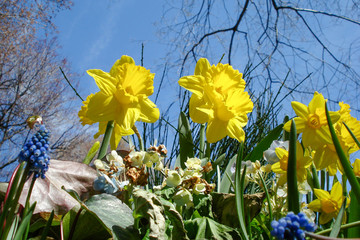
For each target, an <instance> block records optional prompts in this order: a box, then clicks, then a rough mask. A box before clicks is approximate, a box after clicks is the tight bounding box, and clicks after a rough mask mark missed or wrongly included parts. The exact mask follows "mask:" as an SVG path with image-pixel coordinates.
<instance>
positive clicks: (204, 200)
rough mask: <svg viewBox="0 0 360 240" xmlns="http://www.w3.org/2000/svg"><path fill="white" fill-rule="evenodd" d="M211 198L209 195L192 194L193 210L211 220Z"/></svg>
mask: <svg viewBox="0 0 360 240" xmlns="http://www.w3.org/2000/svg"><path fill="white" fill-rule="evenodd" d="M211 202H212V196H211V195H210V194H198V195H196V194H193V203H194V208H195V209H196V210H197V211H198V212H199V214H200V215H201V216H208V217H211V218H213V217H214V216H213V214H212V209H211Z"/></svg>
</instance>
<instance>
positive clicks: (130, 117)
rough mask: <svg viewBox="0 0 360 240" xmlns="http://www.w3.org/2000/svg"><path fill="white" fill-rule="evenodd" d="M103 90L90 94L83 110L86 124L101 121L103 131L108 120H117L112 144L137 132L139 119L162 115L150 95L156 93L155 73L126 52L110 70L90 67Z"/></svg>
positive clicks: (82, 115) (82, 119) (81, 111)
mask: <svg viewBox="0 0 360 240" xmlns="http://www.w3.org/2000/svg"><path fill="white" fill-rule="evenodd" d="M87 73H88V74H89V75H90V76H92V77H93V78H94V80H95V82H96V84H97V86H98V87H99V89H100V91H99V92H97V93H96V94H92V95H90V96H88V98H87V99H86V101H84V102H83V103H84V106H83V107H82V108H81V110H80V111H79V117H80V121H81V122H82V124H83V125H85V124H93V123H96V122H99V132H98V133H97V134H96V135H95V136H98V135H100V134H103V133H104V132H105V129H106V124H107V122H108V121H112V120H113V121H114V122H115V125H114V130H113V135H112V138H111V148H112V149H116V147H117V145H118V144H119V142H120V139H121V136H125V135H129V134H133V133H134V132H133V130H132V128H133V126H134V124H135V122H136V121H143V122H148V123H153V122H155V121H156V120H157V119H158V118H159V115H160V113H159V109H158V108H156V105H155V104H154V103H153V102H152V101H151V100H150V99H148V96H150V95H152V94H153V91H154V87H153V78H154V74H152V73H150V71H149V70H147V69H146V68H144V67H141V66H136V65H135V62H134V60H133V59H132V58H131V57H129V56H122V57H121V59H119V60H117V61H116V62H115V64H114V65H113V66H112V68H111V70H110V72H109V73H107V72H104V71H102V70H99V69H92V70H88V71H87Z"/></svg>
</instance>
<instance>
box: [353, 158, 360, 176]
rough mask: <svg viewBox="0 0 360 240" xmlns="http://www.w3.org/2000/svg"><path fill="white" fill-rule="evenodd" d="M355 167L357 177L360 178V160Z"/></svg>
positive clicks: (355, 162)
mask: <svg viewBox="0 0 360 240" xmlns="http://www.w3.org/2000/svg"><path fill="white" fill-rule="evenodd" d="M353 167H354V168H353V170H354V174H355V176H357V177H359V178H360V159H358V158H357V159H355V161H354V164H353Z"/></svg>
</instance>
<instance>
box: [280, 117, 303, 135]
mask: <svg viewBox="0 0 360 240" xmlns="http://www.w3.org/2000/svg"><path fill="white" fill-rule="evenodd" d="M293 120H294V122H295V126H296V131H297V132H298V133H301V132H303V131H304V129H305V128H306V121H305V120H304V119H303V118H301V117H295V118H294V119H293ZM290 127H291V120H289V121H287V122H286V123H285V125H284V127H283V129H284V130H285V131H287V132H290Z"/></svg>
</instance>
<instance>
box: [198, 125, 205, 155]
mask: <svg viewBox="0 0 360 240" xmlns="http://www.w3.org/2000/svg"><path fill="white" fill-rule="evenodd" d="M204 156H205V124H201V125H200V152H199V158H200V159H202V158H204Z"/></svg>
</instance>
